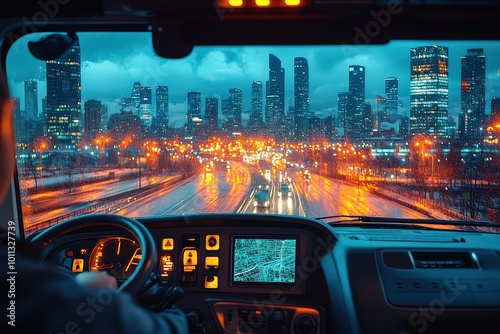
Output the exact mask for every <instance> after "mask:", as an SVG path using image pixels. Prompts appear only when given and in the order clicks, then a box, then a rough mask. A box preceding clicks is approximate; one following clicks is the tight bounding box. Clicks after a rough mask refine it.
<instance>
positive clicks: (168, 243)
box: [161, 238, 174, 251]
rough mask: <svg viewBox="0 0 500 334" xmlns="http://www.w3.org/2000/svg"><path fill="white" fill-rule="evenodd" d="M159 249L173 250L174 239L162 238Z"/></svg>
mask: <svg viewBox="0 0 500 334" xmlns="http://www.w3.org/2000/svg"><path fill="white" fill-rule="evenodd" d="M161 249H162V250H164V251H171V250H174V238H163V240H162V242H161Z"/></svg>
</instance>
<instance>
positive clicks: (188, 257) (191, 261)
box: [182, 249, 198, 266]
mask: <svg viewBox="0 0 500 334" xmlns="http://www.w3.org/2000/svg"><path fill="white" fill-rule="evenodd" d="M182 258H183V261H182V262H183V264H184V265H185V266H196V265H198V250H196V249H185V250H184V254H183V256H182Z"/></svg>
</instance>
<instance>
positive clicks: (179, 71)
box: [7, 32, 500, 126]
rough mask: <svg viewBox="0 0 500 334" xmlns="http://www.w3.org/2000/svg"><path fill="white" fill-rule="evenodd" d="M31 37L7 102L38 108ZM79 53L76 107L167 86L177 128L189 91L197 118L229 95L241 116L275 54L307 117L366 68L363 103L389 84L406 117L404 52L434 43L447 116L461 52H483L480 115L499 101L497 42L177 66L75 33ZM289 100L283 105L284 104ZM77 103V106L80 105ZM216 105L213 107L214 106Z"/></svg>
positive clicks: (233, 56) (148, 50)
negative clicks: (304, 65) (301, 60)
mask: <svg viewBox="0 0 500 334" xmlns="http://www.w3.org/2000/svg"><path fill="white" fill-rule="evenodd" d="M40 36H41V34H34V35H30V36H27V37H23V38H21V39H20V40H19V41H18V42H17V43H16V44H15V47H14V48H12V49H11V51H10V52H9V54H8V56H7V74H8V79H9V84H10V89H11V92H12V95H14V96H18V97H21V106H23V105H24V102H23V100H24V85H23V82H24V81H25V80H29V79H34V80H37V81H38V82H39V105H40V108H41V99H42V97H44V96H45V89H46V88H45V86H46V85H45V80H46V79H45V62H43V61H39V60H36V59H35V58H34V57H32V56H31V55H30V54H29V51H28V49H27V42H28V40H35V39H38V38H40ZM79 37H80V45H81V50H82V100H83V101H82V102H84V101H85V100H87V99H91V98H95V99H101V100H102V101H103V103H107V104H109V110H110V113H113V112H118V111H119V108H120V104H119V101H120V99H121V98H122V97H128V96H130V93H131V90H132V85H133V82H135V81H139V82H141V84H142V85H147V86H151V87H152V88H153V101H154V96H155V94H154V87H156V86H158V85H166V86H168V87H169V99H170V103H171V108H170V118H171V120H172V124H174V123H175V122H176V123H175V124H176V126H181V125H182V124H184V122H185V113H186V98H187V93H188V92H189V91H199V92H201V94H202V111H203V108H204V99H205V98H207V97H219V98H227V96H228V90H229V89H230V88H240V89H242V91H243V110H248V109H250V105H251V84H252V81H262V82H263V84H264V89H265V83H266V80H268V76H269V73H268V57H269V53H272V54H275V55H276V56H277V57H278V58H280V59H281V61H282V66H283V67H284V68H285V100H286V107H287V108H288V105H289V104H293V103H294V102H293V98H294V86H293V85H294V58H295V57H305V58H306V59H308V62H309V69H310V101H311V110H312V111H318V112H319V111H323V110H327V111H331V110H336V108H337V94H338V93H339V92H343V91H347V90H348V77H349V73H348V66H349V65H351V64H356V65H363V66H365V67H366V98H367V101H368V102H371V103H374V102H373V100H374V98H375V97H376V96H377V95H382V96H383V95H384V94H385V84H384V79H385V78H386V77H392V76H394V77H397V78H399V82H400V98H401V101H402V103H403V107H402V110H404V111H407V112H408V110H409V94H410V89H409V86H410V78H409V72H410V68H409V66H410V59H409V57H410V48H412V47H417V46H422V45H430V44H438V45H446V46H449V50H450V51H449V62H450V78H449V82H450V86H449V89H450V90H449V94H450V113H451V114H457V113H458V112H459V104H460V56H461V55H463V54H465V53H466V51H467V49H468V48H484V49H485V54H486V57H487V87H486V90H487V95H486V99H487V101H488V102H487V106H488V107H487V108H488V109H487V110H489V101H490V100H491V97H493V96H498V95H500V76H499V75H498V74H499V73H500V72H498V69H500V58H499V57H497V55H498V54H500V43H498V42H491V41H463V42H460V41H458V42H455V41H453V42H442V41H433V42H429V41H393V42H391V43H389V44H387V45H374V46H351V47H347V46H346V47H344V46H241V47H239V46H238V47H235V46H224V47H221V46H213V47H210V46H207V47H205V46H204V47H195V49H194V50H193V52H192V54H191V55H189V56H188V57H186V58H183V59H164V58H161V57H158V56H157V55H156V54H155V53H154V50H153V47H152V42H151V34H150V33H144V32H142V33H95V32H92V33H80V34H79ZM288 101H290V102H288ZM82 104H83V103H82ZM219 105H220V104H219Z"/></svg>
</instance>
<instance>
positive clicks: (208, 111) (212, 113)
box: [205, 97, 219, 134]
mask: <svg viewBox="0 0 500 334" xmlns="http://www.w3.org/2000/svg"><path fill="white" fill-rule="evenodd" d="M205 120H206V126H207V128H208V131H209V134H213V133H214V132H215V131H217V128H218V127H219V99H217V98H215V97H207V98H206V99H205Z"/></svg>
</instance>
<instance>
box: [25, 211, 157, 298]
mask: <svg viewBox="0 0 500 334" xmlns="http://www.w3.org/2000/svg"><path fill="white" fill-rule="evenodd" d="M90 226H108V227H118V228H120V229H123V230H126V231H127V232H129V233H130V234H131V235H132V236H133V237H134V238H135V240H137V242H138V243H139V247H140V248H141V255H142V256H141V259H140V260H139V263H138V264H137V268H136V269H135V270H134V272H133V273H132V275H131V276H130V277H129V278H127V280H125V282H123V284H122V285H120V287H119V288H118V291H126V292H129V293H131V294H132V295H134V296H138V295H139V294H140V293H141V292H142V289H143V288H144V286H145V284H146V282H147V281H148V279H149V278H150V276H151V273H152V272H153V268H154V265H155V264H156V263H157V262H158V261H157V259H158V252H157V250H156V245H155V241H154V239H153V236H152V235H151V233H150V232H149V230H148V229H147V228H146V227H145V226H144V225H143V224H141V223H140V222H138V221H137V220H135V219H132V218H127V217H124V216H119V215H111V214H89V215H84V216H79V217H76V218H72V219H69V220H66V221H63V222H61V223H58V224H57V225H54V226H51V227H49V228H47V229H46V230H44V231H42V232H41V233H40V234H37V235H36V236H35V237H34V238H32V239H31V240H30V243H31V244H33V245H36V246H42V247H44V248H45V247H46V246H48V245H49V244H50V243H51V242H53V241H55V240H56V239H58V238H61V237H64V236H66V235H68V234H70V233H72V232H75V231H78V230H81V229H84V228H88V227H90Z"/></svg>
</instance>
